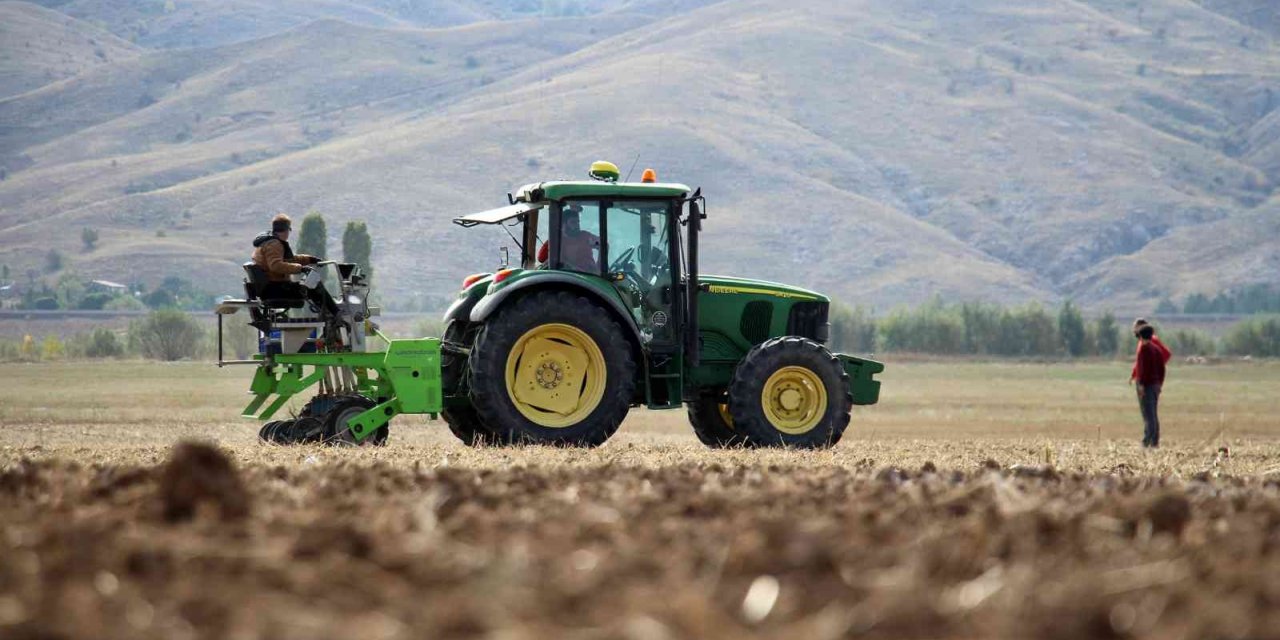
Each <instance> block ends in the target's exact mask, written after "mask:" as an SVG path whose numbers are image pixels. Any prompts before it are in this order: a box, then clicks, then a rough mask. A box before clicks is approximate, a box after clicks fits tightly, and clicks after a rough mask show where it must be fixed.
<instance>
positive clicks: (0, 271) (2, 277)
mask: <svg viewBox="0 0 1280 640" xmlns="http://www.w3.org/2000/svg"><path fill="white" fill-rule="evenodd" d="M8 281H9V265H7V264H3V265H0V282H8Z"/></svg>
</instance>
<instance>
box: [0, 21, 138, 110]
mask: <svg viewBox="0 0 1280 640" xmlns="http://www.w3.org/2000/svg"><path fill="white" fill-rule="evenodd" d="M139 51H140V49H139V48H138V47H136V46H134V45H132V44H130V43H128V42H125V41H124V40H121V39H120V38H117V37H115V36H114V35H111V34H110V33H108V32H106V31H103V30H102V29H99V28H97V27H95V26H93V25H90V24H88V23H85V22H82V21H80V20H76V19H74V18H70V17H67V16H66V15H63V14H61V13H58V12H57V11H51V10H49V9H45V8H42V7H38V6H36V5H33V4H29V3H26V2H0V99H2V98H7V97H9V96H12V95H17V94H19V93H23V92H25V91H29V90H31V89H35V88H37V87H41V86H44V85H46V84H49V83H51V82H56V81H58V80H62V79H64V78H69V77H71V76H74V75H78V74H80V73H84V72H85V71H87V70H89V69H90V68H92V67H95V66H98V65H100V64H106V63H109V62H120V61H123V60H128V59H130V58H132V57H134V56H136V55H138V52H139Z"/></svg>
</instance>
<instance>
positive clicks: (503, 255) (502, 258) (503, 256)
mask: <svg viewBox="0 0 1280 640" xmlns="http://www.w3.org/2000/svg"><path fill="white" fill-rule="evenodd" d="M498 256H499V257H498V263H499V264H498V268H500V269H506V268H507V267H509V266H511V252H510V251H508V250H507V248H506V247H502V249H500V250H499V251H498Z"/></svg>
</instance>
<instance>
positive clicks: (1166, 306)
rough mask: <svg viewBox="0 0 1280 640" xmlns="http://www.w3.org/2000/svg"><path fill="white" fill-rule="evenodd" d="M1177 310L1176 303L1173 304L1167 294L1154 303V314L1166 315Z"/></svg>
mask: <svg viewBox="0 0 1280 640" xmlns="http://www.w3.org/2000/svg"><path fill="white" fill-rule="evenodd" d="M1177 312H1178V305H1176V304H1174V303H1173V300H1170V299H1169V298H1168V297H1167V296H1166V297H1164V298H1160V304H1157V305H1156V315H1158V316H1167V315H1169V314H1171V313H1177Z"/></svg>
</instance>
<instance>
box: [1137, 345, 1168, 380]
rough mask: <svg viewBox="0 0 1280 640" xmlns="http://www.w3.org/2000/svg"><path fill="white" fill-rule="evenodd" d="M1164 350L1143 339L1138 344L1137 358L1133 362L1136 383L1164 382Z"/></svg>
mask: <svg viewBox="0 0 1280 640" xmlns="http://www.w3.org/2000/svg"><path fill="white" fill-rule="evenodd" d="M1164 354H1165V351H1164V350H1163V349H1161V348H1160V347H1157V346H1156V345H1154V344H1152V343H1151V341H1149V340H1144V341H1142V342H1141V343H1139V344H1138V358H1137V361H1136V362H1134V364H1133V377H1134V379H1136V380H1137V381H1138V384H1140V385H1143V386H1146V385H1151V384H1164V363H1165V355H1164Z"/></svg>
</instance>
